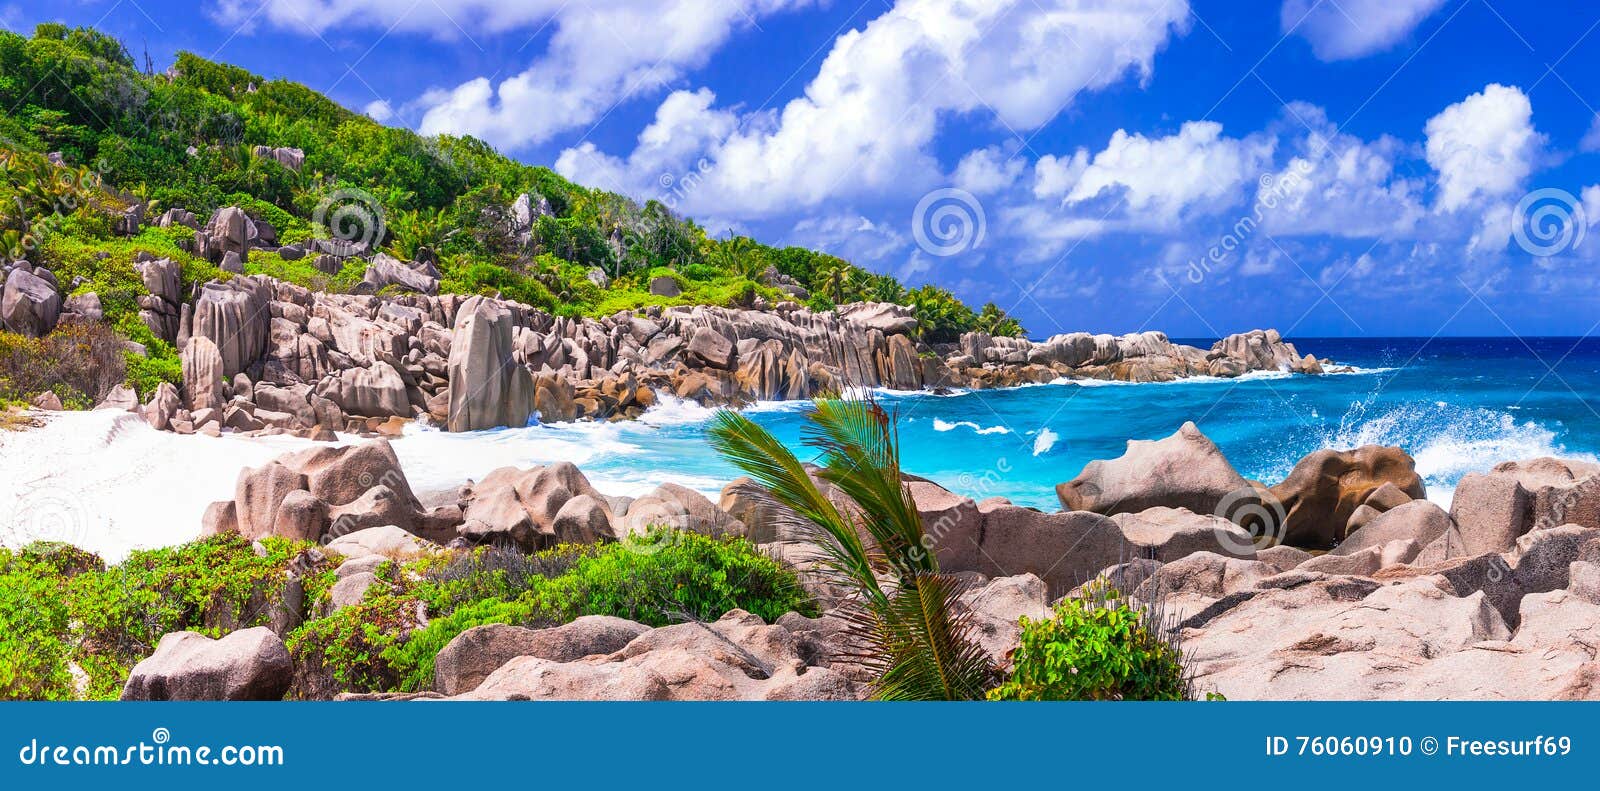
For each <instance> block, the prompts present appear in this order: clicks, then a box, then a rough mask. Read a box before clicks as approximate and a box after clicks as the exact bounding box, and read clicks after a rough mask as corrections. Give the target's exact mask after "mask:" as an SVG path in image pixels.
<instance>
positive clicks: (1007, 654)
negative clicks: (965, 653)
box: [957, 574, 1051, 668]
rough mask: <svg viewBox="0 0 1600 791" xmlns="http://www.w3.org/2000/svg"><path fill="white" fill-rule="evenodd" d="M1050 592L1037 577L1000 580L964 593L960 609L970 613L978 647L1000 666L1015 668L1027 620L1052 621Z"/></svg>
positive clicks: (1022, 575) (1024, 576) (1016, 577)
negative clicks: (1015, 655)
mask: <svg viewBox="0 0 1600 791" xmlns="http://www.w3.org/2000/svg"><path fill="white" fill-rule="evenodd" d="M1049 594H1050V591H1049V586H1047V585H1045V583H1044V580H1042V579H1039V578H1038V577H1037V576H1035V575H1033V574H1019V575H1017V576H1014V577H1000V578H999V579H994V580H990V581H989V582H988V583H985V584H983V585H978V586H974V587H972V588H969V589H967V590H965V591H963V592H962V593H961V596H960V597H959V598H958V599H957V602H958V604H959V607H960V608H961V609H962V610H965V611H966V612H967V613H969V614H970V615H969V617H970V619H971V621H970V623H971V624H972V628H973V630H974V631H975V632H976V634H977V639H978V645H979V646H980V647H982V648H983V651H984V653H986V654H988V655H989V661H991V662H993V663H994V664H995V666H996V667H1001V668H1004V667H1009V666H1010V665H1011V652H1012V651H1015V650H1016V648H1017V645H1018V644H1019V643H1020V642H1021V640H1022V623H1021V619H1022V618H1024V617H1027V618H1032V619H1033V620H1036V621H1037V620H1043V619H1046V618H1049V617H1050V615H1051V612H1050V595H1049Z"/></svg>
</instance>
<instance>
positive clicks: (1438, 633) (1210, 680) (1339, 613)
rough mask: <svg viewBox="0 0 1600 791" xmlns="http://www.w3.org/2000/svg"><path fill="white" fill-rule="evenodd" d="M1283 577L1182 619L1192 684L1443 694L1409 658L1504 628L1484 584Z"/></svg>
mask: <svg viewBox="0 0 1600 791" xmlns="http://www.w3.org/2000/svg"><path fill="white" fill-rule="evenodd" d="M1296 574H1300V573H1299V572H1296ZM1283 576H1286V577H1287V576H1289V575H1283ZM1276 579H1278V578H1272V579H1269V580H1266V581H1264V583H1263V584H1265V583H1271V582H1273V581H1274V580H1276ZM1283 582H1284V583H1285V584H1282V585H1278V586H1274V587H1263V588H1260V589H1258V590H1257V591H1255V592H1254V594H1253V595H1250V596H1248V597H1239V599H1238V601H1237V603H1235V604H1234V606H1232V607H1230V608H1227V609H1225V610H1223V611H1221V612H1218V613H1214V614H1210V615H1206V614H1202V615H1199V616H1195V617H1193V618H1191V619H1190V620H1189V621H1188V622H1186V623H1188V624H1190V625H1189V627H1188V628H1185V629H1183V631H1182V632H1181V637H1182V639H1183V645H1184V653H1185V654H1186V656H1187V657H1188V658H1189V661H1190V662H1191V663H1192V666H1193V668H1194V670H1195V683H1196V686H1197V687H1198V688H1199V689H1200V690H1201V691H1207V692H1209V691H1213V690H1215V691H1218V692H1221V693H1222V694H1223V695H1225V696H1227V697H1228V698H1229V699H1230V700H1372V699H1390V700H1392V699H1396V698H1402V699H1403V698H1428V699H1437V698H1440V697H1443V698H1451V697H1453V696H1452V695H1449V694H1440V693H1438V692H1433V693H1429V692H1428V691H1426V687H1425V686H1424V685H1420V684H1417V683H1416V679H1417V678H1418V668H1419V667H1423V666H1425V665H1427V664H1428V663H1429V662H1430V661H1432V660H1436V659H1437V658H1438V657H1443V656H1447V655H1451V654H1455V653H1457V652H1464V653H1465V652H1473V653H1476V652H1477V651H1476V650H1475V649H1476V647H1477V646H1480V645H1483V646H1488V645H1491V644H1494V643H1495V642H1498V641H1505V640H1508V639H1510V637H1511V631H1510V629H1509V628H1508V627H1507V626H1506V623H1505V621H1504V620H1503V619H1502V618H1501V617H1500V614H1499V613H1498V612H1497V611H1496V610H1495V608H1494V607H1492V606H1490V603H1489V602H1488V601H1487V600H1486V598H1485V596H1484V594H1482V593H1473V594H1471V595H1467V596H1457V595H1455V592H1454V591H1452V590H1451V589H1450V585H1449V584H1448V583H1445V582H1443V581H1442V580H1439V579H1438V578H1436V577H1419V578H1416V579H1412V580H1408V581H1404V582H1401V583H1398V584H1391V585H1385V586H1379V585H1376V584H1375V583H1372V582H1370V581H1363V580H1360V579H1359V578H1354V577H1321V576H1320V575H1316V574H1301V576H1300V577H1298V578H1297V579H1294V580H1284V581H1283ZM1224 601H1227V600H1224ZM1197 621H1203V622H1201V623H1199V624H1198V625H1195V624H1196V622H1197ZM1460 681H1462V682H1466V683H1467V684H1472V683H1476V682H1477V681H1478V680H1477V679H1461V680H1460Z"/></svg>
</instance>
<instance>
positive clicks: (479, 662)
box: [433, 615, 650, 695]
mask: <svg viewBox="0 0 1600 791" xmlns="http://www.w3.org/2000/svg"><path fill="white" fill-rule="evenodd" d="M648 631H650V627H648V626H645V625H644V624H641V623H635V622H633V621H629V620H626V619H623V618H613V617H610V616H606V615H586V616H584V617H582V618H579V619H577V620H575V621H573V622H571V623H568V624H563V625H561V626H556V627H552V628H549V629H528V628H525V627H521V626H507V625H505V624H490V625H487V626H475V627H473V628H471V629H468V630H466V631H465V632H462V633H461V634H459V635H456V637H455V639H453V640H451V641H450V643H449V644H448V645H446V646H445V647H444V648H443V649H442V650H440V651H439V655H438V656H437V657H436V658H435V659H434V663H433V686H434V689H437V690H438V691H440V692H442V693H444V694H446V695H461V694H465V693H468V692H471V691H473V690H474V689H477V688H478V685H479V684H481V683H483V680H484V679H486V678H488V677H489V675H490V674H492V673H493V672H494V671H496V670H499V669H500V667H501V666H503V665H505V664H506V663H507V662H510V661H511V660H513V659H516V658H517V657H520V656H527V657H534V658H537V659H544V660H548V661H551V662H575V661H577V660H579V659H582V658H584V657H586V656H594V655H597V654H602V655H603V654H611V653H615V652H617V651H621V650H622V649H624V648H626V647H627V645H628V644H629V643H631V642H633V640H634V639H635V638H637V637H639V636H640V635H642V634H644V633H646V632H648Z"/></svg>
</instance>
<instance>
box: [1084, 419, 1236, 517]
mask: <svg viewBox="0 0 1600 791" xmlns="http://www.w3.org/2000/svg"><path fill="white" fill-rule="evenodd" d="M1251 491H1252V489H1251V486H1250V483H1249V482H1248V481H1246V480H1245V479H1244V476H1242V475H1240V474H1239V473H1238V471H1237V470H1235V469H1234V468H1233V465H1232V464H1230V463H1229V462H1228V459H1227V458H1226V457H1225V456H1223V455H1222V450H1221V449H1220V448H1218V447H1217V445H1216V443H1214V442H1212V441H1211V440H1210V439H1209V438H1208V437H1206V435H1204V434H1202V433H1200V429H1199V428H1198V427H1196V426H1195V424H1194V423H1192V422H1190V423H1184V424H1183V426H1182V427H1180V428H1179V429H1178V431H1177V433H1175V434H1173V435H1172V436H1170V437H1166V438H1164V439H1160V440H1150V441H1143V440H1129V441H1128V449H1127V451H1126V452H1124V453H1123V454H1122V455H1121V456H1119V457H1117V458H1115V459H1111V460H1109V461H1098V460H1097V461H1091V462H1089V463H1088V464H1087V465H1085V466H1084V468H1083V472H1080V473H1079V474H1078V476H1077V477H1076V478H1073V479H1072V480H1070V481H1068V482H1066V483H1063V484H1060V485H1058V486H1056V495H1057V496H1058V497H1059V498H1060V500H1061V507H1062V508H1064V509H1066V510H1068V511H1093V512H1095V513H1100V514H1116V513H1135V512H1139V511H1143V510H1145V509H1146V508H1152V507H1155V506H1168V507H1175V508H1187V509H1189V510H1191V511H1195V512H1197V513H1206V514H1209V513H1216V512H1218V506H1220V505H1223V501H1224V500H1225V499H1238V498H1239V497H1240V496H1241V493H1249V492H1251Z"/></svg>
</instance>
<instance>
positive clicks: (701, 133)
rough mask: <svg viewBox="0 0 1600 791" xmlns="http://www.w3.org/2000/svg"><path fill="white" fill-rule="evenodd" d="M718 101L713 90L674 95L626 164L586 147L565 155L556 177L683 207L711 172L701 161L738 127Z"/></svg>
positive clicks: (641, 136)
mask: <svg viewBox="0 0 1600 791" xmlns="http://www.w3.org/2000/svg"><path fill="white" fill-rule="evenodd" d="M716 98H717V97H716V94H714V93H712V92H711V90H710V89H709V88H701V89H700V90H698V91H674V92H673V93H672V94H670V95H668V96H667V98H666V99H665V100H663V101H662V102H661V106H660V107H657V108H656V115H655V119H654V120H653V121H651V122H650V124H649V125H648V126H646V127H645V128H644V131H642V132H640V133H639V138H638V143H637V145H636V146H635V147H634V149H633V152H632V153H630V154H629V155H628V157H627V158H626V159H623V158H620V157H615V156H611V155H609V154H605V153H603V152H601V151H600V150H599V149H598V148H597V147H596V146H595V145H594V144H593V143H589V142H584V143H581V144H579V145H577V146H575V147H573V148H569V149H567V150H565V151H563V152H561V156H560V157H558V158H557V159H556V166H555V167H556V172H558V173H561V174H562V175H564V176H566V177H567V178H570V179H572V180H574V181H577V182H579V183H582V184H592V185H595V186H598V187H601V188H603V189H607V190H611V191H613V192H620V193H623V194H626V195H633V196H635V197H638V198H643V199H648V198H656V199H660V200H662V201H663V202H665V203H667V204H668V205H669V206H672V205H674V204H677V203H680V202H681V201H682V199H683V198H684V197H685V196H686V195H687V193H688V192H690V191H693V190H697V189H699V186H700V181H701V180H702V178H703V175H704V171H706V170H707V169H709V167H710V163H709V162H708V161H707V162H702V161H699V160H696V159H695V156H696V155H697V154H698V153H699V152H700V151H703V150H705V148H706V147H707V146H709V145H711V144H713V143H715V142H716V141H718V140H721V139H723V138H725V137H727V136H728V135H729V134H730V133H731V132H732V131H733V129H734V127H735V126H736V125H737V124H738V117H737V116H736V115H735V114H734V113H732V112H726V111H720V110H714V109H712V104H713V103H714V102H715V101H716ZM674 208H676V206H674Z"/></svg>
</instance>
